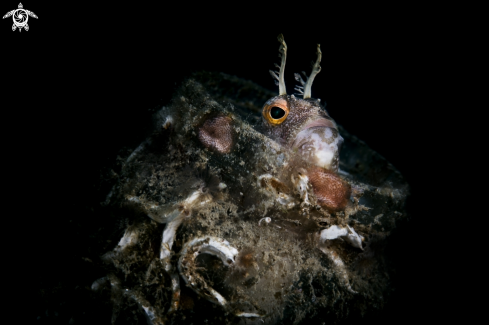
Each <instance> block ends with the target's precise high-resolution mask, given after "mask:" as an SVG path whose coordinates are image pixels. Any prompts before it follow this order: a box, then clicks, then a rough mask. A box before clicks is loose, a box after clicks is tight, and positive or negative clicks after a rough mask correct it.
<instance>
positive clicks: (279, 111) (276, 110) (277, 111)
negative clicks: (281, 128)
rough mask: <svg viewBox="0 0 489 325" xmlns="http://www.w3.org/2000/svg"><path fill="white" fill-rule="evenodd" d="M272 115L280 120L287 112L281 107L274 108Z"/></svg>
mask: <svg viewBox="0 0 489 325" xmlns="http://www.w3.org/2000/svg"><path fill="white" fill-rule="evenodd" d="M270 115H272V118H273V119H279V118H282V117H284V115H285V111H284V110H283V109H281V108H280V107H272V110H271V111H270Z"/></svg>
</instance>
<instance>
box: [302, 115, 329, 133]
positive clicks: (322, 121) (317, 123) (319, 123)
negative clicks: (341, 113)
mask: <svg viewBox="0 0 489 325" xmlns="http://www.w3.org/2000/svg"><path fill="white" fill-rule="evenodd" d="M316 127H325V128H332V129H336V123H335V122H334V121H333V120H328V119H326V118H324V117H322V118H319V119H316V120H314V121H310V122H308V123H306V125H304V127H303V128H302V130H301V131H304V130H307V129H311V128H316Z"/></svg>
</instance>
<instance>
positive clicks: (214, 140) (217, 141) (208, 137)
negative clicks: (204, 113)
mask: <svg viewBox="0 0 489 325" xmlns="http://www.w3.org/2000/svg"><path fill="white" fill-rule="evenodd" d="M232 121H233V120H232V119H231V118H230V117H228V116H218V117H214V118H210V119H208V120H207V121H205V123H204V124H203V125H202V126H201V127H200V128H199V140H200V142H201V143H202V144H203V145H204V146H205V147H206V148H209V149H212V150H215V151H217V152H219V153H229V152H230V151H231V149H232V147H233V144H234V143H233V142H234V141H233V128H232Z"/></svg>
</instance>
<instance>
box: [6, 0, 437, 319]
mask: <svg viewBox="0 0 489 325" xmlns="http://www.w3.org/2000/svg"><path fill="white" fill-rule="evenodd" d="M23 4H24V8H25V9H29V10H31V11H33V12H35V13H36V14H37V15H38V16H39V19H34V18H30V19H29V25H30V30H29V31H28V32H26V31H22V32H20V33H19V32H18V31H16V32H12V31H11V29H10V27H11V24H12V22H11V20H9V19H5V20H2V21H1V25H0V29H1V32H0V35H1V42H2V58H3V59H2V64H3V66H4V70H3V73H2V84H3V85H4V86H3V91H2V98H3V99H4V101H3V104H2V108H3V110H2V111H3V118H2V121H3V123H2V124H3V125H4V127H3V128H2V133H3V134H2V135H3V137H2V138H3V149H2V150H3V152H4V166H5V167H4V170H5V176H6V179H7V180H8V183H7V184H8V187H9V193H10V194H11V195H10V197H11V199H10V197H9V202H8V206H9V207H11V206H14V208H13V209H12V210H13V211H15V212H14V214H13V216H14V217H13V218H12V219H13V220H12V221H8V220H7V221H6V222H7V224H6V225H5V229H13V228H14V227H15V231H12V232H13V234H10V235H9V236H7V237H5V238H4V244H5V246H6V247H9V249H7V250H6V251H7V252H10V253H9V254H8V255H7V256H8V258H9V259H11V260H12V261H14V262H12V264H13V265H17V263H18V262H20V261H23V262H26V263H27V265H28V266H26V267H25V270H26V272H27V275H26V276H25V277H23V278H22V281H19V282H23V283H25V286H26V288H25V289H22V290H16V291H18V292H20V294H21V295H22V298H21V299H23V300H22V301H24V302H25V304H27V305H30V306H33V307H32V308H29V310H30V313H29V315H28V316H27V315H26V316H25V317H26V318H28V319H29V320H32V321H34V320H36V319H37V318H38V317H40V322H46V323H53V322H57V321H59V322H60V323H65V321H66V322H67V320H68V319H69V317H70V316H69V313H70V312H71V310H74V309H76V308H77V307H76V306H73V305H74V304H76V303H77V300H76V297H75V296H76V291H75V289H74V287H76V286H77V285H78V284H77V281H76V278H77V275H79V274H80V272H90V271H87V269H89V267H80V263H82V262H80V261H81V258H82V256H80V254H83V253H84V248H83V247H84V246H85V245H87V244H88V239H87V238H88V235H87V234H84V233H83V232H82V231H79V230H76V229H84V227H83V226H82V227H81V228H76V229H75V228H74V227H73V226H71V224H70V222H69V220H75V222H78V223H80V224H82V225H83V223H89V222H97V218H98V217H100V216H99V215H97V214H96V213H93V210H94V209H95V210H97V205H98V203H99V202H100V201H102V200H103V194H105V193H103V188H101V187H100V177H101V175H102V174H103V173H104V171H105V170H106V169H107V168H108V166H111V165H112V164H114V161H115V159H116V157H117V155H118V154H120V152H121V149H122V148H134V147H135V146H136V145H137V144H138V143H139V142H140V141H141V140H142V139H144V138H145V136H146V134H147V132H148V127H149V124H150V120H149V119H150V116H151V113H152V110H153V109H155V108H156V107H158V106H161V105H163V104H165V103H168V101H169V100H170V98H171V96H172V93H173V92H174V90H175V89H176V87H177V86H178V84H179V83H180V82H181V81H182V80H184V78H185V77H186V76H188V75H189V74H190V73H191V72H193V71H199V70H210V71H220V72H225V73H228V74H232V75H236V76H238V77H241V78H244V79H248V80H252V81H254V82H256V83H258V84H259V85H261V86H263V87H266V88H269V89H271V90H277V88H276V86H275V85H274V82H273V79H272V78H271V76H270V74H269V72H268V70H270V69H274V63H279V58H278V47H279V43H278V42H277V35H278V34H280V33H283V35H284V37H285V40H286V42H287V45H288V53H287V65H286V70H285V73H286V85H287V89H288V92H289V93H292V92H293V86H294V84H295V81H294V78H293V73H294V72H300V71H302V70H305V71H306V72H307V73H309V71H310V67H311V65H310V62H311V61H313V60H315V58H316V56H315V55H316V54H315V50H316V44H317V43H320V44H321V49H322V52H323V60H322V63H321V66H322V71H321V73H320V74H319V75H318V76H317V77H316V79H315V81H314V85H313V89H312V95H313V97H315V98H321V100H322V102H326V103H327V109H328V111H329V113H330V115H331V116H332V117H333V118H334V119H335V120H336V122H337V123H339V124H341V125H342V126H343V127H345V129H347V130H348V131H349V132H350V133H352V134H354V135H356V136H357V137H358V138H360V139H362V140H363V141H365V142H366V143H367V144H368V145H369V146H370V147H372V148H373V149H374V150H376V151H377V152H379V153H380V154H381V155H383V156H384V157H385V158H386V159H387V160H388V161H390V162H391V163H392V164H393V165H394V166H395V167H396V168H398V169H399V171H400V172H401V173H402V174H403V175H404V176H405V178H406V180H407V182H408V183H409V184H410V186H411V193H412V195H411V197H410V198H409V201H408V212H409V221H408V222H405V223H403V224H401V225H400V227H399V228H398V230H397V231H396V233H394V234H393V239H392V245H391V247H392V249H391V251H390V252H389V256H390V258H391V259H392V261H393V263H394V264H395V267H396V269H397V272H396V273H395V274H394V275H393V278H392V279H393V285H394V286H395V288H396V289H395V291H394V293H393V295H392V297H391V300H390V301H389V302H388V304H387V305H386V307H385V308H384V310H383V311H382V312H376V313H373V314H371V315H368V316H366V318H365V319H363V320H359V319H354V320H348V321H347V323H348V322H350V323H358V322H368V323H370V322H372V323H374V322H375V323H376V324H390V323H398V322H400V321H403V322H404V321H410V322H415V321H417V320H419V319H420V317H421V315H423V316H422V317H423V319H424V320H425V321H430V320H435V319H436V317H440V316H439V313H438V312H437V311H435V310H437V309H436V308H435V306H434V304H433V301H434V300H437V298H438V297H439V296H440V295H441V293H440V292H439V291H438V290H439V289H440V287H442V286H443V284H442V283H440V281H441V280H439V279H438V270H437V269H436V268H435V265H436V264H437V263H438V261H439V259H440V257H437V256H438V255H437V252H438V250H439V249H440V247H439V244H438V246H437V245H435V244H436V240H434V235H433V232H434V230H433V229H435V227H434V223H435V221H434V220H433V219H434V217H433V215H431V214H430V213H429V212H428V211H429V210H428V207H427V205H428V204H429V200H430V195H431V194H432V190H431V189H432V187H433V184H431V183H430V182H431V181H430V180H429V178H428V176H427V169H429V168H427V166H429V165H430V162H429V158H427V157H429V156H428V155H427V152H429V151H430V150H431V148H430V146H432V145H433V143H436V141H434V140H433V137H432V135H431V133H430V132H431V131H430V130H431V128H432V125H433V123H432V122H433V121H432V120H431V116H433V115H436V114H438V113H439V111H440V110H441V108H440V107H439V106H437V104H436V100H435V99H433V98H432V97H431V92H432V88H433V84H434V83H435V81H434V80H435V79H436V78H437V69H438V67H437V65H438V64H439V63H438V62H437V60H436V54H435V53H436V42H437V40H438V36H439V34H440V33H441V32H440V30H439V29H438V27H436V26H434V27H433V26H428V24H427V23H426V21H427V17H425V16H424V14H422V12H423V10H419V11H418V10H410V11H408V10H407V8H403V10H401V9H398V8H373V7H366V8H360V7H356V8H345V9H342V10H338V9H333V8H319V7H312V6H311V7H305V6H304V7H300V6H301V4H295V5H296V6H298V7H296V8H294V7H292V8H290V9H287V12H284V13H281V12H279V11H275V12H274V13H265V12H264V8H261V7H252V6H251V5H245V4H243V3H241V4H236V6H235V7H234V6H231V5H228V6H220V7H217V6H216V7H212V6H210V5H207V4H203V5H202V6H201V7H200V8H196V7H195V6H194V5H191V4H190V3H189V4H184V6H183V7H181V8H176V7H173V6H170V5H168V4H165V5H160V6H156V5H154V4H150V3H146V2H145V3H140V4H138V5H132V6H124V5H119V4H113V5H104V6H100V4H98V5H93V7H92V6H88V5H86V4H85V5H82V6H77V5H69V6H68V7H61V8H59V7H57V8H54V7H49V8H48V7H44V5H42V4H40V3H37V2H35V3H34V2H32V3H27V2H24V3H23ZM244 6H246V8H243V7H244ZM16 7H17V4H16V3H13V2H12V3H9V4H8V6H7V3H5V4H4V3H2V7H1V9H2V10H3V11H4V12H7V11H9V10H12V9H15V8H16ZM244 9H246V10H244ZM2 15H3V13H2ZM6 186H7V185H6ZM12 210H11V211H12ZM6 211H7V210H6ZM9 215H12V214H11V212H9ZM17 222H18V223H19V224H17ZM17 233H18V234H19V235H17ZM19 236H20V237H19ZM12 238H17V240H16V241H15V242H20V243H22V245H18V246H17V245H14V244H13V242H14V241H12ZM19 265H20V264H19ZM22 265H23V264H22ZM23 268H24V267H22V269H23ZM12 271H13V275H12V276H13V277H14V278H16V279H19V277H20V275H18V270H17V269H16V268H14V269H13V270H12ZM94 272H95V271H94ZM95 273H96V272H95ZM94 276H97V274H94ZM14 283H16V282H15V281H14ZM58 283H63V285H64V286H65V287H67V288H68V289H63V290H61V293H60V294H59V296H60V297H63V298H60V299H64V300H66V301H65V304H64V305H63V306H61V307H59V308H58V309H57V312H58V314H59V315H60V316H58V317H57V318H56V317H55V316H52V315H53V313H51V314H50V316H46V315H45V310H46V309H49V310H51V311H53V310H56V308H57V307H53V306H52V302H49V304H50V305H49V306H46V305H47V303H46V301H45V300H43V296H42V295H41V294H39V292H38V291H39V288H41V287H42V288H45V287H49V286H56V285H58ZM66 283H67V284H66ZM80 285H86V284H80ZM108 322H109V320H108V319H106V320H105V319H102V320H101V323H108Z"/></svg>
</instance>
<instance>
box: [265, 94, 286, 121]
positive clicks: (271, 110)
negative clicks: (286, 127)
mask: <svg viewBox="0 0 489 325" xmlns="http://www.w3.org/2000/svg"><path fill="white" fill-rule="evenodd" d="M287 115H289V108H288V107H287V102H285V101H283V100H281V101H275V102H274V103H271V104H270V105H267V104H265V106H264V107H263V117H264V118H265V120H267V122H268V123H270V124H272V125H280V124H282V123H283V122H284V121H285V119H286V118H287Z"/></svg>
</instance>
